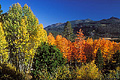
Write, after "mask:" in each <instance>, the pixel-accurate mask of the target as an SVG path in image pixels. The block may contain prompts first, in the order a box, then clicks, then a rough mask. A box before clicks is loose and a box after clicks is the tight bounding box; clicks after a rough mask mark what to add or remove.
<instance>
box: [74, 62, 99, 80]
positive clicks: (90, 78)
mask: <svg viewBox="0 0 120 80" xmlns="http://www.w3.org/2000/svg"><path fill="white" fill-rule="evenodd" d="M75 73H76V78H77V79H82V80H94V79H100V77H101V76H100V75H101V74H100V72H99V71H98V68H97V66H96V64H95V63H94V61H92V62H91V63H88V64H86V65H83V66H81V68H78V67H77V69H76V72H75Z"/></svg>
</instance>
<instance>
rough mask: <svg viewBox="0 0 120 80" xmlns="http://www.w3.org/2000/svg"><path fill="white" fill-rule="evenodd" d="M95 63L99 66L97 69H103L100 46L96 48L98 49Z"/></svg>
mask: <svg viewBox="0 0 120 80" xmlns="http://www.w3.org/2000/svg"><path fill="white" fill-rule="evenodd" d="M95 63H96V65H97V67H98V68H99V70H102V69H103V65H104V61H103V56H102V53H101V49H100V48H99V49H98V51H97V53H96V58H95Z"/></svg>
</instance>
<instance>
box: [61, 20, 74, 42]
mask: <svg viewBox="0 0 120 80" xmlns="http://www.w3.org/2000/svg"><path fill="white" fill-rule="evenodd" d="M72 34H73V29H72V28H71V23H70V22H69V21H67V22H66V24H65V26H64V32H63V35H64V37H65V38H67V39H68V40H71V35H72Z"/></svg>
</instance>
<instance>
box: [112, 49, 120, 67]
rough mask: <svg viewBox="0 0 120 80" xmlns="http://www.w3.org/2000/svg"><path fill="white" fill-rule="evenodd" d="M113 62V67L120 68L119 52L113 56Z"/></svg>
mask: <svg viewBox="0 0 120 80" xmlns="http://www.w3.org/2000/svg"><path fill="white" fill-rule="evenodd" d="M112 60H113V61H115V67H117V66H120V52H119V50H118V51H117V52H116V53H115V54H113V59H112Z"/></svg>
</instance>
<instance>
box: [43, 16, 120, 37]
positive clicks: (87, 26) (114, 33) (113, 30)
mask: <svg viewBox="0 0 120 80" xmlns="http://www.w3.org/2000/svg"><path fill="white" fill-rule="evenodd" d="M70 22H71V25H72V28H73V32H74V34H76V33H77V31H78V30H79V29H80V28H81V29H82V30H83V31H84V35H85V36H89V37H93V38H98V37H112V38H118V37H119V35H120V19H119V18H116V17H111V18H109V19H102V20H100V21H93V20H91V19H85V20H74V21H70ZM64 25H65V23H56V24H52V25H49V26H47V27H46V28H45V30H46V31H47V32H48V33H49V32H51V33H53V35H54V36H56V35H57V34H61V35H62V32H63V28H64Z"/></svg>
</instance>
